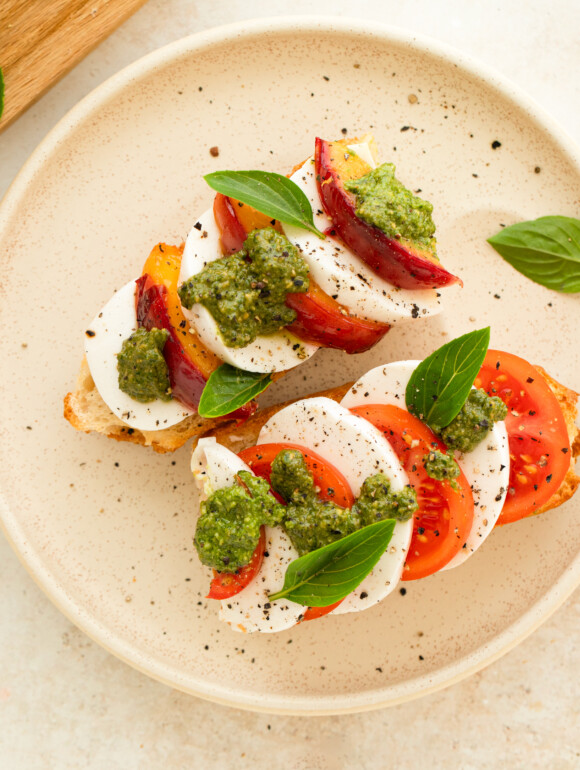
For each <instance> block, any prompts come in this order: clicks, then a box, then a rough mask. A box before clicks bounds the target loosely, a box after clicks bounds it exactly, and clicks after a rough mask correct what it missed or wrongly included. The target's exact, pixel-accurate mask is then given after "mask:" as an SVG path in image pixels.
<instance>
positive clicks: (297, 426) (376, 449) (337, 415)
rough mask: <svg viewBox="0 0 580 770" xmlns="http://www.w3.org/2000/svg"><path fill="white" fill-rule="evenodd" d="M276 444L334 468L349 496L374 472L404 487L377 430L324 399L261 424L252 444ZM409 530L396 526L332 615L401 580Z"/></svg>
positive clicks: (364, 603)
mask: <svg viewBox="0 0 580 770" xmlns="http://www.w3.org/2000/svg"><path fill="white" fill-rule="evenodd" d="M281 441H286V442H291V443H295V444H299V445H301V446H304V447H307V448H308V449H311V450H312V451H313V452H316V453H317V454H319V455H320V456H321V457H323V458H324V459H325V460H327V461H328V462H329V463H331V464H332V465H334V467H335V468H336V469H337V470H338V471H340V472H341V473H342V474H343V476H344V477H345V478H346V480H347V482H348V483H349V485H350V488H351V490H352V492H353V494H354V495H355V496H357V495H358V494H359V493H360V490H361V486H362V484H363V482H364V480H365V479H366V478H367V477H368V476H372V475H374V474H375V473H379V472H382V473H384V474H385V475H386V476H387V477H388V478H389V479H390V481H391V487H392V489H393V491H395V492H399V491H401V490H402V489H403V488H404V487H405V486H406V484H407V483H408V479H407V476H406V474H405V473H404V471H403V470H402V468H401V465H400V463H399V461H398V459H397V457H396V455H395V453H394V452H393V450H392V448H391V446H390V445H389V443H388V442H387V441H386V439H385V438H384V436H383V435H382V434H381V433H380V431H378V430H377V429H376V428H375V427H374V426H373V425H371V424H370V423H369V422H367V421H366V420H364V419H362V418H360V417H356V416H355V415H352V414H350V412H349V411H348V410H347V409H345V408H344V407H341V406H340V405H339V404H337V403H336V402H335V401H332V400H331V399H328V398H309V399H305V400H303V401H297V402H296V403H295V404H291V405H290V406H287V407H286V408H285V409H282V410H281V411H279V412H278V413H277V414H275V415H274V416H273V417H272V418H271V419H270V420H269V421H268V422H267V423H266V424H265V425H264V427H263V428H262V430H261V431H260V435H259V437H258V442H257V443H258V444H268V443H271V442H281ZM412 530H413V523H412V521H411V520H410V521H406V522H397V524H396V525H395V529H394V533H393V537H392V539H391V542H390V544H389V547H388V549H387V551H386V552H385V554H384V555H383V556H382V557H381V559H380V560H379V562H378V563H377V566H376V567H375V569H374V570H373V571H372V572H371V573H370V575H367V577H366V578H365V579H364V580H363V581H362V583H361V584H360V585H359V586H358V588H357V589H356V590H355V591H353V593H351V594H349V596H347V597H346V598H345V599H343V601H342V602H341V604H339V606H338V607H337V608H336V609H335V610H333V613H332V614H335V615H338V614H342V613H345V612H355V611H358V610H364V609H367V608H368V607H371V606H372V605H373V604H376V603H377V602H378V601H380V600H381V599H383V598H384V597H385V596H386V595H387V594H388V593H390V591H392V590H393V588H394V587H395V585H396V584H397V582H398V581H399V578H400V577H401V573H402V570H403V565H404V563H405V557H406V554H407V549H408V547H409V542H410V540H411V534H412ZM272 604H275V602H272Z"/></svg>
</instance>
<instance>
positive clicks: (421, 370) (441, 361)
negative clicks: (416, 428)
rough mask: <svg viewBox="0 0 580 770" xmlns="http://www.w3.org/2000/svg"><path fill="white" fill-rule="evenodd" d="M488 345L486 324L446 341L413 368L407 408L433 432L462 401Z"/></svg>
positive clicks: (455, 414)
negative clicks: (482, 327)
mask: <svg viewBox="0 0 580 770" xmlns="http://www.w3.org/2000/svg"><path fill="white" fill-rule="evenodd" d="M488 346H489V326H488V327H486V328H485V329H479V330H478V331H474V332H469V334H464V335H463V336H462V337H458V338H457V339H455V340H451V342H448V343H446V344H445V345H443V346H442V347H440V348H439V349H438V350H436V351H435V352H434V353H431V355H430V356H428V357H427V358H426V359H425V360H424V361H421V363H420V364H419V366H418V367H417V368H416V369H415V371H414V372H413V374H412V375H411V378H410V380H409V382H408V384H407V390H406V391H405V401H406V404H407V409H408V410H409V411H410V412H411V414H414V415H415V417H418V418H419V419H420V420H422V421H423V422H425V423H427V425H428V426H429V427H430V428H431V429H432V430H434V431H435V432H437V431H439V430H441V429H442V428H445V426H446V425H449V423H450V422H451V420H453V418H454V417H457V415H458V414H459V411H460V409H461V407H462V406H463V404H464V403H465V401H466V399H467V396H468V395H469V391H470V390H471V386H472V385H473V382H474V380H475V378H476V377H477V374H478V372H479V370H480V369H481V365H482V363H483V359H484V358H485V354H486V353H487V348H488Z"/></svg>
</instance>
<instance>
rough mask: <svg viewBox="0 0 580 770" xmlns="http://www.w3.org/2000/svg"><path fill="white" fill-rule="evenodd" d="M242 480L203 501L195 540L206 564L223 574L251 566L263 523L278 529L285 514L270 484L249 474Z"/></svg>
mask: <svg viewBox="0 0 580 770" xmlns="http://www.w3.org/2000/svg"><path fill="white" fill-rule="evenodd" d="M238 477H239V479H240V481H241V482H242V483H241V484H237V485H235V486H232V487H224V488H223V489H218V490H217V491H215V492H214V493H213V494H212V495H210V497H209V498H208V499H207V500H205V501H204V502H202V504H201V515H200V517H199V519H198V521H197V527H196V530H195V538H194V540H193V542H194V545H195V547H196V549H197V553H198V554H199V558H200V561H201V562H202V564H205V565H207V566H208V567H212V568H213V569H217V570H219V571H222V572H235V571H236V570H237V569H239V568H240V567H243V566H244V565H246V564H248V563H249V562H250V560H251V558H252V555H253V553H254V551H255V549H256V546H257V545H258V540H259V538H260V527H261V526H262V524H268V525H269V526H271V527H273V526H276V524H279V523H280V522H281V520H282V517H283V515H284V512H285V508H284V506H283V505H280V503H278V502H277V501H276V499H275V498H274V497H273V496H272V495H271V494H270V485H269V484H268V482H267V481H264V479H259V478H256V477H255V476H254V475H253V474H252V473H249V472H248V471H240V473H239V474H238Z"/></svg>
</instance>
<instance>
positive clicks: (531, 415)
mask: <svg viewBox="0 0 580 770" xmlns="http://www.w3.org/2000/svg"><path fill="white" fill-rule="evenodd" d="M474 384H475V386H476V387H477V388H483V389H484V390H485V391H486V393H487V394H488V395H490V396H499V398H501V400H502V401H503V402H504V403H505V404H506V405H507V407H508V410H509V411H508V414H507V417H506V419H505V424H506V428H507V432H508V439H509V448H510V480H509V487H508V493H507V497H506V501H505V504H504V507H503V510H502V512H501V514H500V516H499V519H498V521H497V524H499V525H501V524H509V523H511V522H513V521H518V520H519V519H522V518H524V517H526V516H531V515H532V514H534V513H536V512H537V511H538V510H539V508H540V507H541V506H542V505H543V504H544V503H546V502H547V501H548V500H549V499H550V497H552V495H553V494H554V492H556V490H557V489H558V487H559V486H560V484H561V483H562V481H563V480H564V476H565V475H566V473H567V471H568V468H569V467H570V440H569V438H568V430H567V428H566V420H565V419H564V415H563V413H562V409H561V408H560V404H559V403H558V399H557V398H556V396H555V395H554V394H553V393H552V391H551V389H550V386H549V385H548V383H547V382H546V380H545V379H544V377H543V376H542V375H541V374H540V372H539V371H538V370H537V369H536V368H535V367H534V366H532V364H530V363H528V362H527V361H525V360H524V359H523V358H519V357H518V356H514V355H513V354H511V353H503V352H501V351H499V350H488V351H487V355H486V357H485V360H484V362H483V366H482V367H481V371H480V373H479V375H478V377H477V379H476V380H475V383H474Z"/></svg>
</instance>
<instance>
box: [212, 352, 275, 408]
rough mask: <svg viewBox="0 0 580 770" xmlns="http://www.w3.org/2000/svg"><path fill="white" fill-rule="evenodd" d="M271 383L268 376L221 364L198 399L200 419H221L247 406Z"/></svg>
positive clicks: (270, 378)
mask: <svg viewBox="0 0 580 770" xmlns="http://www.w3.org/2000/svg"><path fill="white" fill-rule="evenodd" d="M271 382H272V376H271V375H270V374H264V373H262V372H246V371H245V370H244V369H236V367H235V366H230V364H222V365H221V366H220V367H218V368H217V369H216V370H215V372H212V373H211V375H210V377H209V379H208V381H207V382H206V384H205V388H204V389H203V392H202V394H201V398H200V399H199V406H198V408H197V411H198V414H199V415H200V416H201V417H223V415H224V414H229V413H230V412H235V411H236V409H239V408H240V407H242V406H244V404H247V403H248V401H251V400H252V399H253V398H255V397H256V396H257V395H259V394H260V393H261V392H262V391H263V390H266V388H267V387H268V385H269V384H270V383H271Z"/></svg>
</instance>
